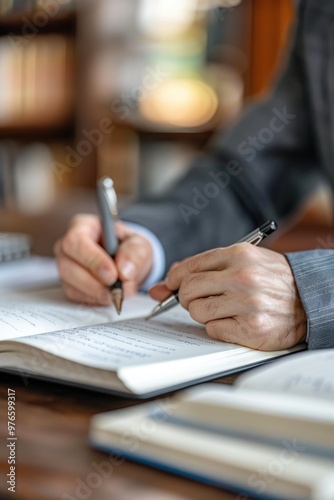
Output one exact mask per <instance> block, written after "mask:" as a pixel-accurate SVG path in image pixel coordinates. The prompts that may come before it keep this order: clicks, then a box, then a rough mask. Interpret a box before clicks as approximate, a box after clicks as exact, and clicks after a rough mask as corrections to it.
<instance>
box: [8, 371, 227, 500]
mask: <svg viewBox="0 0 334 500" xmlns="http://www.w3.org/2000/svg"><path fill="white" fill-rule="evenodd" d="M234 378H235V377H226V378H224V379H220V380H219V382H221V383H232V381H233V379H234ZM8 389H12V390H14V391H15V395H16V429H17V446H16V464H17V475H16V493H15V494H14V493H10V492H8V491H7V486H8V485H7V484H6V480H7V479H4V478H6V474H7V473H8V467H9V466H8V464H7V459H8V451H7V450H8V449H7V448H6V444H5V439H6V437H7V415H6V414H7V394H8ZM0 400H1V401H0V408H1V414H0V435H1V441H0V444H1V446H0V472H1V479H0V498H1V499H2V500H8V499H13V498H15V500H203V499H208V500H218V499H219V500H232V499H235V498H236V495H234V494H231V493H229V492H222V491H221V490H219V489H217V488H213V487H210V486H206V485H204V484H201V483H197V482H195V481H190V480H187V479H183V478H179V477H177V476H173V475H171V474H167V473H163V472H159V471H156V470H154V469H151V468H149V467H145V466H141V465H138V464H135V463H132V462H129V461H126V462H124V463H122V464H117V463H116V464H115V465H114V467H113V471H112V473H110V474H107V477H104V478H102V476H101V475H98V476H97V475H96V474H95V475H94V474H93V473H94V472H96V469H95V468H94V465H96V464H98V465H102V462H104V461H105V460H106V458H107V455H104V454H103V453H99V452H97V451H95V450H93V449H92V448H90V447H89V445H88V444H87V432H88V425H89V420H90V417H91V416H92V415H93V414H95V413H98V412H102V411H107V410H112V409H116V408H121V407H124V406H130V405H133V404H135V403H136V402H135V401H134V400H129V399H123V398H119V397H115V396H110V395H105V394H97V393H94V392H90V391H85V390H78V389H73V388H67V387H66V386H61V385H57V384H48V383H45V382H39V381H36V380H30V381H29V383H28V384H27V381H23V380H22V379H21V378H20V377H14V376H11V375H6V374H4V373H0ZM89 480H91V481H92V482H90V485H91V486H88V487H87V482H88V484H89ZM94 480H95V481H97V482H95V483H94ZM79 485H80V486H81V488H80V489H78V487H79ZM84 485H86V487H85V486H84ZM96 485H97V486H98V487H97V486H96Z"/></svg>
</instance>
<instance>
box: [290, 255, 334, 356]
mask: <svg viewBox="0 0 334 500" xmlns="http://www.w3.org/2000/svg"><path fill="white" fill-rule="evenodd" d="M286 257H287V259H288V260H289V263H290V265H291V268H292V271H293V274H294V277H295V280H296V283H297V287H298V291H299V295H300V298H301V301H302V303H303V306H304V309H305V312H306V314H307V319H308V328H309V331H308V347H309V349H324V348H330V347H334V307H333V304H334V250H309V251H306V252H296V253H288V254H287V255H286Z"/></svg>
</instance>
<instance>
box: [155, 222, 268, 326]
mask: <svg viewBox="0 0 334 500" xmlns="http://www.w3.org/2000/svg"><path fill="white" fill-rule="evenodd" d="M276 229H277V224H276V222H275V221H273V220H270V221H268V222H266V223H265V224H262V226H260V227H258V228H257V229H255V230H254V231H252V232H251V233H249V234H247V236H245V237H244V238H242V239H241V240H239V241H238V242H237V243H250V244H252V245H259V244H260V243H261V241H262V240H263V239H264V238H266V237H267V236H269V235H270V234H272V233H273V232H274V231H276ZM178 303H179V292H178V290H177V291H176V292H174V293H173V294H172V295H170V297H167V299H165V300H163V301H162V302H160V304H158V305H157V306H155V308H154V309H153V311H152V312H151V314H149V316H147V318H146V319H147V320H149V319H151V318H154V317H155V316H158V314H162V313H163V312H166V311H168V310H169V309H171V308H172V307H174V306H176V305H177V304H178Z"/></svg>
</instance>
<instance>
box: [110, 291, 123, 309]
mask: <svg viewBox="0 0 334 500" xmlns="http://www.w3.org/2000/svg"><path fill="white" fill-rule="evenodd" d="M111 296H112V300H113V302H114V306H115V309H116V311H117V314H118V315H120V314H121V311H122V304H123V293H122V290H119V289H116V290H113V291H112V292H111Z"/></svg>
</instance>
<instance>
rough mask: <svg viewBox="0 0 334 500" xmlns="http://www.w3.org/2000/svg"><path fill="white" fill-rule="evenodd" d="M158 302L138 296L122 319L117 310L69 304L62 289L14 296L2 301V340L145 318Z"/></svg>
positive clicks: (3, 298)
mask: <svg viewBox="0 0 334 500" xmlns="http://www.w3.org/2000/svg"><path fill="white" fill-rule="evenodd" d="M154 305H155V302H154V301H153V300H152V299H150V298H149V297H147V296H144V295H141V294H137V295H135V296H134V297H131V298H130V299H128V300H126V301H124V307H123V311H122V315H121V316H118V315H117V313H116V311H115V309H114V307H90V306H83V305H80V304H74V303H73V302H69V301H67V300H66V298H65V296H64V294H63V292H62V291H61V289H59V288H57V289H51V290H43V291H41V292H34V293H25V294H24V293H22V294H13V295H11V296H2V297H1V298H0V340H10V339H15V338H17V337H25V336H29V335H37V334H41V333H48V332H54V331H57V330H64V329H67V328H75V327H79V326H87V325H95V324H100V323H107V322H111V321H120V320H121V319H126V318H133V317H138V316H145V315H146V314H148V312H149V311H151V310H152V307H153V306H154Z"/></svg>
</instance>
